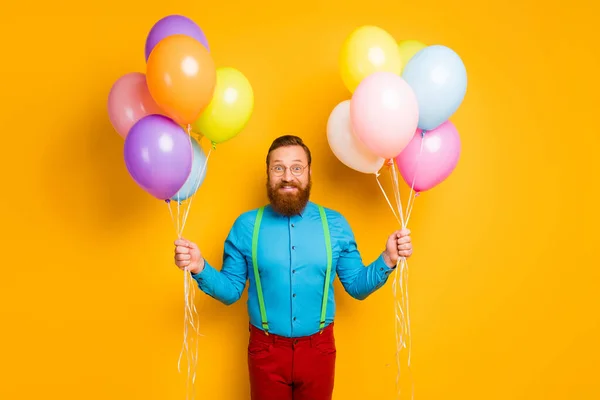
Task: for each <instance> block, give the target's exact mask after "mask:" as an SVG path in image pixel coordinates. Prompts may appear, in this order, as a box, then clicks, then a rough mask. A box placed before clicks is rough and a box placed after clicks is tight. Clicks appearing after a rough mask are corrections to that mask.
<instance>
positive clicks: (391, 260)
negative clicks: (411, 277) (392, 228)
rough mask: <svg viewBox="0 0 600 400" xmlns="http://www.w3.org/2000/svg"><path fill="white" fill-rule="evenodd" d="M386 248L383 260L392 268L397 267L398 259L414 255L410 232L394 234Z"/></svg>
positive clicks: (406, 230) (389, 238) (403, 231)
mask: <svg viewBox="0 0 600 400" xmlns="http://www.w3.org/2000/svg"><path fill="white" fill-rule="evenodd" d="M385 247H386V248H385V252H384V253H383V258H384V260H385V263H386V264H387V265H388V266H389V267H390V268H391V267H394V266H396V264H397V262H398V259H400V258H402V257H404V258H408V257H410V256H411V255H412V253H413V248H412V242H411V239H410V230H408V229H401V230H399V231H396V232H394V233H392V234H391V235H390V236H389V237H388V240H387V244H386V246H385Z"/></svg>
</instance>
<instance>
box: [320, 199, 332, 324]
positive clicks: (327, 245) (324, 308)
mask: <svg viewBox="0 0 600 400" xmlns="http://www.w3.org/2000/svg"><path fill="white" fill-rule="evenodd" d="M319 212H320V213H321V223H322V224H323V233H325V248H326V249H327V272H326V273H325V288H324V289H323V305H322V306H321V325H320V326H319V330H323V327H324V326H325V313H326V312H327V296H328V295H329V279H331V264H332V262H331V258H332V256H331V236H330V234H329V224H328V223H327V215H325V210H324V209H323V207H322V206H319Z"/></svg>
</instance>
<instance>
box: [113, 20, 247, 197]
mask: <svg viewBox="0 0 600 400" xmlns="http://www.w3.org/2000/svg"><path fill="white" fill-rule="evenodd" d="M145 57H146V73H145V74H144V73H140V72H131V73H128V74H125V75H123V76H122V77H120V78H119V79H118V80H117V81H116V82H115V83H114V84H113V86H112V88H111V91H110V94H109V96H108V115H109V118H110V121H111V123H112V125H113V127H114V128H115V130H116V131H117V132H118V134H119V135H121V137H123V138H124V139H125V145H124V157H125V164H126V166H127V170H128V171H129V174H130V175H131V177H132V178H133V179H134V181H135V182H136V183H137V184H138V185H139V186H140V187H141V188H143V189H144V190H145V191H146V192H148V193H149V194H151V195H152V196H154V197H156V198H158V199H160V200H165V201H170V200H176V201H179V202H181V201H184V200H186V199H187V198H189V197H190V196H192V195H193V194H194V193H195V191H196V190H197V189H198V187H199V186H200V185H201V183H202V182H203V180H204V177H205V176H206V168H205V167H206V161H207V156H206V155H205V154H204V151H203V150H202V148H201V147H200V145H199V143H198V141H197V140H196V138H195V137H194V136H192V132H194V133H195V134H196V136H197V137H198V138H200V139H201V138H202V137H205V138H207V139H208V140H210V142H211V143H212V146H213V148H215V146H216V145H217V144H219V143H222V142H225V141H227V140H230V139H232V138H233V137H235V136H236V135H237V134H238V133H240V131H242V129H243V128H244V127H245V126H246V124H247V122H248V120H249V119H250V116H251V114H252V111H253V108H254V93H253V90H252V86H251V85H250V82H249V81H248V79H247V78H246V77H245V76H244V74H242V73H241V72H240V71H239V70H237V69H235V68H231V67H221V68H217V67H216V64H215V61H214V59H213V57H212V55H211V53H210V49H209V45H208V40H207V38H206V36H205V34H204V32H203V31H202V29H201V28H200V27H199V26H198V25H197V24H196V23H195V22H194V21H193V20H191V19H190V18H187V17H185V16H181V15H169V16H166V17H164V18H162V19H160V20H159V21H158V22H156V23H155V24H154V26H153V27H152V29H151V30H150V32H149V33H148V35H147V38H146V47H145Z"/></svg>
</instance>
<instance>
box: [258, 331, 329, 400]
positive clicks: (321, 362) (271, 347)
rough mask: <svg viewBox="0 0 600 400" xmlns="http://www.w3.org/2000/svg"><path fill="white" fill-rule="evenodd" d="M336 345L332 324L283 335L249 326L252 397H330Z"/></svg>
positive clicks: (317, 399) (270, 399) (322, 399)
mask: <svg viewBox="0 0 600 400" xmlns="http://www.w3.org/2000/svg"><path fill="white" fill-rule="evenodd" d="M335 356H336V347H335V339H334V336H333V324H331V325H329V326H328V327H327V328H325V329H324V330H323V332H321V333H317V334H314V335H312V336H306V337H301V338H286V337H282V336H277V335H273V334H269V335H266V334H265V333H264V331H262V330H260V329H257V328H256V327H254V326H252V325H251V326H250V341H249V343H248V369H249V373H250V391H251V399H252V400H331V398H332V394H333V381H334V375H335Z"/></svg>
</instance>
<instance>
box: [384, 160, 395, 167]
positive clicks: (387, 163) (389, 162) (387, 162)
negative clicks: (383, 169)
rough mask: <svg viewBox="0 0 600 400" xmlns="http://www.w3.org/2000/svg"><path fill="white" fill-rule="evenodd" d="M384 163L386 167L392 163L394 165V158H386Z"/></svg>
mask: <svg viewBox="0 0 600 400" xmlns="http://www.w3.org/2000/svg"><path fill="white" fill-rule="evenodd" d="M385 165H387V166H388V167H391V166H392V165H394V160H392V159H391V158H388V159H387V160H386V161H385Z"/></svg>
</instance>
